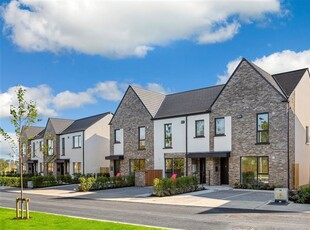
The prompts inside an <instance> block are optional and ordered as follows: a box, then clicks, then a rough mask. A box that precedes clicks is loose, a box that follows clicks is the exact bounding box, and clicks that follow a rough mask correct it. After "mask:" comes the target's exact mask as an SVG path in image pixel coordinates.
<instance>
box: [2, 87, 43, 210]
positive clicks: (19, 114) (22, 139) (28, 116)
mask: <svg viewBox="0 0 310 230" xmlns="http://www.w3.org/2000/svg"><path fill="white" fill-rule="evenodd" d="M25 93H26V90H25V89H23V88H22V87H21V86H17V90H16V96H17V106H14V105H11V107H10V115H11V123H12V124H13V126H14V128H15V135H16V138H17V143H16V141H15V140H14V138H13V137H12V136H10V135H9V134H8V133H7V132H6V131H4V130H3V128H2V127H0V135H2V136H3V138H4V140H5V141H7V142H8V143H9V145H10V147H11V149H12V151H13V153H14V154H15V155H18V157H19V171H20V198H21V201H22V200H23V198H24V197H23V146H24V145H25V144H26V146H27V145H28V141H29V138H30V137H26V136H25V135H22V134H23V133H22V132H27V130H28V129H29V127H30V126H31V125H33V124H35V123H36V122H38V121H40V119H39V118H38V112H37V108H36V104H35V103H34V102H33V101H32V100H30V101H29V102H28V101H26V99H25ZM22 205H23V203H22V202H21V206H22ZM21 209H22V208H21Z"/></svg>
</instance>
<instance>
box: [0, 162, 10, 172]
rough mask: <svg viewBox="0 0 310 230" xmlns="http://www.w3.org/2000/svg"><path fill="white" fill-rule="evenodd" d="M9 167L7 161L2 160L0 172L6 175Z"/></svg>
mask: <svg viewBox="0 0 310 230" xmlns="http://www.w3.org/2000/svg"><path fill="white" fill-rule="evenodd" d="M7 167H9V163H8V162H7V161H6V160H5V159H0V172H1V173H4V172H5V169H6V168H7Z"/></svg>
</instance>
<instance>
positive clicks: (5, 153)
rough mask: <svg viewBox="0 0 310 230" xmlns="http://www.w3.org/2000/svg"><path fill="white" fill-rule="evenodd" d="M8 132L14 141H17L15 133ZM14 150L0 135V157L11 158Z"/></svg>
mask: <svg viewBox="0 0 310 230" xmlns="http://www.w3.org/2000/svg"><path fill="white" fill-rule="evenodd" d="M8 134H9V135H10V136H11V137H12V138H13V140H14V141H15V143H17V142H16V141H17V138H16V135H15V133H8ZM14 151H15V150H14ZM14 151H13V150H12V149H11V147H10V145H9V144H8V143H7V142H6V141H4V138H3V137H2V136H1V135H0V158H4V159H9V158H13V157H14V156H15V152H14ZM15 157H17V156H15ZM15 159H16V158H15ZM16 160H17V159H16Z"/></svg>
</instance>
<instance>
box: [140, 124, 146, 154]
mask: <svg viewBox="0 0 310 230" xmlns="http://www.w3.org/2000/svg"><path fill="white" fill-rule="evenodd" d="M141 129H144V139H142V138H141V132H140V130H141ZM145 140H146V127H145V126H139V127H138V149H139V150H145V149H146V146H145V144H146V141H145ZM143 141H144V146H142V145H141V143H143Z"/></svg>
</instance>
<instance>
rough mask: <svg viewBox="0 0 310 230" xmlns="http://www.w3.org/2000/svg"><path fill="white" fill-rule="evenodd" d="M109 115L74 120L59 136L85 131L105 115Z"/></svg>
mask: <svg viewBox="0 0 310 230" xmlns="http://www.w3.org/2000/svg"><path fill="white" fill-rule="evenodd" d="M108 114H111V113H110V112H107V113H102V114H98V115H94V116H91V117H85V118H82V119H79V120H75V121H74V122H73V123H72V124H71V125H70V126H69V127H68V128H66V129H65V130H64V131H63V132H62V133H61V134H66V133H74V132H79V131H83V130H86V129H87V128H88V127H90V126H92V125H93V124H95V123H96V122H97V121H99V120H100V119H102V118H103V117H105V116H106V115H108Z"/></svg>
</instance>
